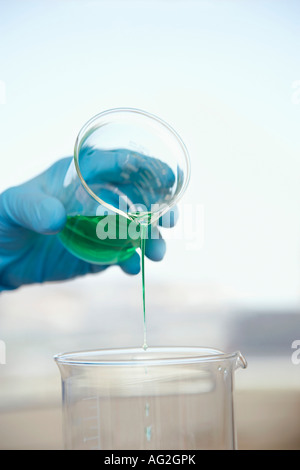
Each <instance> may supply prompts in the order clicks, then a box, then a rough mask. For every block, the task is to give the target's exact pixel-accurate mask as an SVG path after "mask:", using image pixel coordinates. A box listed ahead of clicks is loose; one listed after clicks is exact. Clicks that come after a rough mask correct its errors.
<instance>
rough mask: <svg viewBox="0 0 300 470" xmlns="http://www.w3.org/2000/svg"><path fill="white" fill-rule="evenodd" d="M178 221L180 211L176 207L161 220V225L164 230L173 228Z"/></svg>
mask: <svg viewBox="0 0 300 470" xmlns="http://www.w3.org/2000/svg"><path fill="white" fill-rule="evenodd" d="M178 219H179V210H178V207H177V206H174V207H172V209H170V210H169V211H168V212H167V213H166V214H164V215H163V216H162V217H161V218H160V219H159V225H160V226H161V227H164V228H172V227H174V226H175V225H176V224H177V221H178Z"/></svg>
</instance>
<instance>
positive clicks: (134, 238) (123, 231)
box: [59, 213, 150, 350]
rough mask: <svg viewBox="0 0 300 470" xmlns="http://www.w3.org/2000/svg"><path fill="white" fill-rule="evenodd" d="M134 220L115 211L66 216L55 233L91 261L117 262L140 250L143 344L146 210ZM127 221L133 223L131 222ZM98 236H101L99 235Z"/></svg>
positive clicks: (147, 216)
mask: <svg viewBox="0 0 300 470" xmlns="http://www.w3.org/2000/svg"><path fill="white" fill-rule="evenodd" d="M131 215H132V218H133V219H134V220H129V219H127V218H125V217H122V216H119V215H104V216H83V215H76V216H69V217H68V218H67V223H66V225H65V228H64V230H63V231H62V232H61V233H60V235H59V237H60V240H61V242H62V243H63V245H64V246H65V247H66V248H67V249H68V251H69V252H71V253H72V254H73V255H75V256H76V257H78V258H80V259H82V260H84V261H86V262H88V263H93V264H100V265H101V264H102V265H107V264H117V263H122V262H124V261H126V260H127V259H129V258H130V257H131V256H132V255H133V254H134V252H135V251H136V250H137V249H138V248H140V250H141V270H142V294H143V325H144V344H143V348H144V350H146V349H147V348H148V346H147V328H146V299H145V292H146V291H145V247H146V238H147V228H148V221H149V217H150V214H145V213H135V214H131ZM131 224H134V225H133V226H131ZM99 235H100V236H105V238H103V239H101V238H99Z"/></svg>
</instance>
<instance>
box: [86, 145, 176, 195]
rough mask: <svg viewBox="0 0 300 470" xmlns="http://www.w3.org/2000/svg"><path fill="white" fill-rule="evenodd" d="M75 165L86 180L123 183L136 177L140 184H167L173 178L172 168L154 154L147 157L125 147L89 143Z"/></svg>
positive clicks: (134, 179) (88, 181) (170, 183)
mask: <svg viewBox="0 0 300 470" xmlns="http://www.w3.org/2000/svg"><path fill="white" fill-rule="evenodd" d="M78 163H79V169H80V172H81V174H82V177H83V179H84V180H85V181H86V182H87V183H91V182H93V181H95V178H96V179H97V180H98V181H99V177H100V178H101V180H102V181H105V182H110V183H119V184H124V183H128V182H129V181H130V182H131V183H132V182H133V181H139V184H140V185H141V187H143V185H146V186H147V187H148V186H149V185H148V181H149V180H151V184H152V186H153V187H154V188H156V189H159V188H161V187H171V186H173V185H174V182H175V175H174V173H173V171H172V169H171V168H170V167H169V166H168V165H167V164H166V163H164V162H163V161H161V160H159V159H158V158H154V157H148V156H147V155H143V154H141V153H139V152H135V151H133V150H129V149H112V150H102V149H97V148H92V147H84V148H82V149H81V151H80V153H79V157H78Z"/></svg>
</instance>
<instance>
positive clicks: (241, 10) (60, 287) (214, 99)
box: [0, 0, 300, 449]
mask: <svg viewBox="0 0 300 470" xmlns="http://www.w3.org/2000/svg"><path fill="white" fill-rule="evenodd" d="M299 14H300V5H299V2H298V1H297V0H294V1H293V0H286V1H284V2H283V1H280V0H277V1H276V0H272V1H271V0H268V1H265V0H244V1H238V0H209V1H204V0H198V1H190V0H184V1H176V0H159V1H158V0H149V1H147V0H139V1H129V0H122V1H118V0H109V1H102V0H94V1H89V0H72V1H71V0H52V1H50V0H48V1H47V0H38V1H31V0H27V1H26V2H24V1H22V0H0V136H1V138H0V155H1V171H0V191H3V190H4V189H6V188H7V187H9V186H11V185H16V184H19V183H22V182H23V181H25V180H26V179H29V178H31V177H32V176H35V175H36V174H38V173H39V172H41V171H43V170H44V169H45V168H47V167H48V166H50V165H51V164H52V163H53V162H55V161H56V160H57V159H59V158H61V157H63V156H66V155H72V152H73V147H74V143H75V139H76V136H77V133H78V132H79V130H80V128H81V127H82V125H83V124H84V123H85V122H86V121H87V120H88V119H89V118H90V117H92V116H93V115H95V114H97V113H99V112H101V111H104V110H106V109H110V108H115V107H135V108H140V109H144V110H146V111H149V112H151V113H153V114H156V115H158V116H159V117H161V118H162V119H164V120H165V121H167V122H168V123H169V124H171V125H172V126H173V127H174V128H175V129H176V130H177V132H178V133H179V134H180V135H181V137H182V139H183V140H184V142H185V144H186V146H187V148H188V150H189V153H190V156H191V163H192V176H191V182H190V185H189V188H188V191H187V193H186V195H185V196H184V199H183V201H182V204H190V205H191V207H193V214H194V215H195V216H194V219H192V221H191V220H189V222H187V221H185V220H184V218H181V219H179V222H178V225H177V227H176V228H174V229H172V236H171V234H170V232H168V231H167V230H165V231H164V232H163V234H164V236H165V237H166V238H169V239H168V250H167V255H166V257H165V259H164V260H163V261H162V262H161V263H152V262H150V261H149V262H147V265H146V288H147V320H148V330H149V344H150V345H192V346H196V345H198V346H210V347H213V348H218V349H222V350H225V351H226V352H230V351H233V350H240V351H241V352H242V353H243V354H244V356H245V357H246V359H247V360H248V363H249V366H248V369H247V370H245V371H240V372H238V373H237V376H236V421H237V430H238V439H239V447H240V449H300V424H299V423H300V365H297V364H294V363H293V362H292V353H293V352H294V350H293V349H292V343H293V342H294V341H295V340H300V312H299V306H300V303H299V302H300V298H299V287H300V252H299V247H300V210H299V209H300V191H299V174H300V159H299V151H300V141H299V124H300V63H299V40H300V28H299V18H300V15H299ZM297 57H298V59H297ZM183 231H185V234H188V236H185V237H182V236H181V234H182V233H183ZM142 331H143V325H142V296H141V278H140V276H136V277H129V276H126V275H125V274H124V273H122V272H121V270H120V269H118V268H116V267H113V268H111V269H109V270H108V271H107V272H105V273H102V274H99V275H96V276H88V277H86V278H84V279H77V280H75V281H72V282H67V283H57V284H49V285H44V286H32V287H26V288H22V289H20V290H19V291H16V292H12V293H2V294H1V296H0V340H1V341H3V342H4V343H5V345H6V364H5V365H4V364H2V365H0V448H1V449H60V448H62V438H61V411H60V403H61V395H60V394H61V390H60V377H59V372H58V369H57V367H56V365H55V364H54V362H53V359H52V357H53V356H54V355H55V354H56V353H59V352H64V351H70V350H80V349H93V348H109V347H125V346H139V345H141V344H142ZM283 429H284V433H283V432H282V430H283Z"/></svg>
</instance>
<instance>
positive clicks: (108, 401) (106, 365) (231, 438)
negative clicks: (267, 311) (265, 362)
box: [55, 347, 247, 450]
mask: <svg viewBox="0 0 300 470" xmlns="http://www.w3.org/2000/svg"><path fill="white" fill-rule="evenodd" d="M55 361H56V363H57V365H58V367H59V370H60V373H61V378H62V390H63V394H62V395H63V411H64V418H63V424H64V444H65V448H66V450H126V449H127V450H166V449H167V450H201V449H203V450H210V449H213V450H234V449H236V433H235V425H234V414H233V389H234V385H233V384H234V372H235V370H236V369H237V368H239V367H242V368H245V367H246V366H247V363H246V361H245V359H244V358H243V356H242V355H241V354H240V353H239V352H235V353H232V354H224V353H223V352H221V351H218V350H212V349H207V348H183V347H176V348H173V347H172V348H167V347H165V348H149V349H148V350H147V351H144V350H142V349H123V350H122V349H119V350H102V351H101V350H98V351H86V352H78V353H76V352H75V353H69V354H60V355H58V356H56V357H55Z"/></svg>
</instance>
